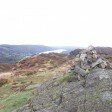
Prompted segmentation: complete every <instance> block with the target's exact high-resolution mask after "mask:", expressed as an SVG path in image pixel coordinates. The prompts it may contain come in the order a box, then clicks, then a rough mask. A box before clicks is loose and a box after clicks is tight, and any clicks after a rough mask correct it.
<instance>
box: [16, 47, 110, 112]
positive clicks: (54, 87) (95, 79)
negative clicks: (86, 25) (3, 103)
mask: <svg viewBox="0 0 112 112" xmlns="http://www.w3.org/2000/svg"><path fill="white" fill-rule="evenodd" d="M86 51H87V52H86ZM88 51H89V52H88ZM91 52H93V47H91V46H90V47H89V48H88V49H87V50H83V52H81V54H79V55H78V56H77V57H76V60H75V61H76V62H77V65H78V66H77V65H76V66H75V67H74V66H73V67H72V68H71V71H73V73H74V72H76V74H77V73H78V74H80V75H82V77H83V76H85V75H86V77H84V78H82V79H81V80H77V79H76V80H75V79H74V80H71V81H69V80H68V78H64V79H63V80H62V79H61V78H59V77H58V78H55V79H52V80H50V81H46V82H45V83H43V84H42V85H40V86H39V87H38V88H37V93H38V94H37V95H36V96H35V98H33V99H32V100H31V101H30V102H29V103H28V104H27V105H25V106H24V107H22V108H20V109H18V110H16V111H14V112H112V70H111V69H107V68H106V67H107V63H106V61H105V59H103V58H100V57H98V55H97V53H96V51H94V52H93V54H91ZM91 55H92V56H91ZM93 56H94V57H93ZM86 57H87V58H86ZM91 57H92V58H91ZM88 59H89V60H90V62H89V63H88V64H85V62H87V60H88ZM91 59H95V61H91ZM79 60H81V61H79ZM79 62H80V64H79ZM84 64H85V65H84ZM87 65H88V66H87ZM88 68H89V69H90V71H89V72H87V70H86V69H88ZM68 76H69V77H70V78H71V77H72V78H73V76H75V74H74V75H72V76H71V75H68ZM60 79H61V81H60Z"/></svg>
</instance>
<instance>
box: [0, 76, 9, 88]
mask: <svg viewBox="0 0 112 112" xmlns="http://www.w3.org/2000/svg"><path fill="white" fill-rule="evenodd" d="M8 82H9V81H8V79H5V78H1V79H0V87H1V86H3V85H4V84H7V83H8Z"/></svg>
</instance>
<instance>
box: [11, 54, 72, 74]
mask: <svg viewBox="0 0 112 112" xmlns="http://www.w3.org/2000/svg"><path fill="white" fill-rule="evenodd" d="M69 60H70V58H69V57H68V55H66V54H59V53H50V54H39V55H34V56H29V57H27V58H24V59H22V60H20V61H18V62H17V63H16V64H15V67H14V68H13V70H14V71H15V73H16V74H18V73H19V74H21V73H24V72H39V71H41V72H42V71H46V70H52V69H54V68H56V67H60V66H61V65H62V64H64V63H66V62H67V61H69Z"/></svg>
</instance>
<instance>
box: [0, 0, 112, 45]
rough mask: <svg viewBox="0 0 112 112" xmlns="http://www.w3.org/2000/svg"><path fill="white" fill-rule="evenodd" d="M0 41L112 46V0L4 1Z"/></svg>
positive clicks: (1, 3) (0, 2) (0, 13)
mask: <svg viewBox="0 0 112 112" xmlns="http://www.w3.org/2000/svg"><path fill="white" fill-rule="evenodd" d="M0 44H43V45H50V46H84V47H86V46H88V45H90V44H92V45H94V46H111V47H112V0H0Z"/></svg>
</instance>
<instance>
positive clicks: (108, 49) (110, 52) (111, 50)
mask: <svg viewBox="0 0 112 112" xmlns="http://www.w3.org/2000/svg"><path fill="white" fill-rule="evenodd" d="M95 49H96V51H97V52H98V53H99V54H105V55H108V56H112V48H111V47H95ZM80 51H82V49H75V50H73V51H71V52H70V55H74V56H76V55H77V54H78V53H79V52H80Z"/></svg>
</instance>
